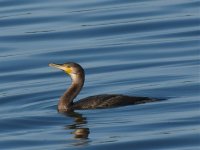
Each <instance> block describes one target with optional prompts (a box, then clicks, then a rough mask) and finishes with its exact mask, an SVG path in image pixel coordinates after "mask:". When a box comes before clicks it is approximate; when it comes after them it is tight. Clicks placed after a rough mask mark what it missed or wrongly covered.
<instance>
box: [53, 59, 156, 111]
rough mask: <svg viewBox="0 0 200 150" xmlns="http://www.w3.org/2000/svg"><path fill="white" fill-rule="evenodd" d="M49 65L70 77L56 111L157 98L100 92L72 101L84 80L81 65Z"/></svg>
mask: <svg viewBox="0 0 200 150" xmlns="http://www.w3.org/2000/svg"><path fill="white" fill-rule="evenodd" d="M49 66H51V67H55V68H57V69H60V70H62V71H64V72H65V73H66V74H67V75H69V76H70V77H71V81H72V82H71V85H70V86H69V88H67V90H66V91H65V92H64V94H63V95H62V96H61V98H60V100H59V102H58V106H57V109H58V112H63V113H64V112H73V111H74V110H85V109H101V108H112V107H119V106H126V105H135V104H142V103H146V102H154V101H157V100H158V99H156V98H149V97H138V96H128V95H123V94H101V95H94V96H89V97H86V98H83V99H81V100H79V101H76V102H74V101H73V100H74V99H75V98H76V96H77V95H78V94H79V92H80V91H81V89H82V87H83V85H84V81H85V71H84V69H83V67H82V66H81V65H80V64H78V63H75V62H67V63H64V64H55V63H50V64H49Z"/></svg>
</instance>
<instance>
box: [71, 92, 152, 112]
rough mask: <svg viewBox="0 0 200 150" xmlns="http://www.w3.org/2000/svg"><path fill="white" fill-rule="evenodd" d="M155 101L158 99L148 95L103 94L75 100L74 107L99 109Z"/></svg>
mask: <svg viewBox="0 0 200 150" xmlns="http://www.w3.org/2000/svg"><path fill="white" fill-rule="evenodd" d="M153 101H156V99H151V98H148V97H132V96H125V95H115V94H111V95H109V94H103V95H95V96H90V97H86V98H84V99H81V100H79V101H77V102H75V103H74V104H73V106H72V107H73V109H98V108H109V107H119V106H125V105H134V104H141V103H146V102H153Z"/></svg>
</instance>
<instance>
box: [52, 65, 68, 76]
mask: <svg viewBox="0 0 200 150" xmlns="http://www.w3.org/2000/svg"><path fill="white" fill-rule="evenodd" d="M49 66H51V67H55V68H58V69H61V70H63V71H65V72H66V73H67V74H71V73H72V68H71V67H70V66H67V65H66V64H64V65H58V64H53V63H50V64H49Z"/></svg>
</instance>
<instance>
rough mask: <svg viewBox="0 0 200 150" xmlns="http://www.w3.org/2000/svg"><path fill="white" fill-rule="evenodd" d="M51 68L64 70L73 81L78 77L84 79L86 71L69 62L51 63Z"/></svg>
mask: <svg viewBox="0 0 200 150" xmlns="http://www.w3.org/2000/svg"><path fill="white" fill-rule="evenodd" d="M49 66H51V67H55V68H58V69H60V70H63V71H64V72H65V73H67V74H68V75H69V76H70V77H71V78H72V79H74V78H75V77H76V76H77V75H80V76H83V77H84V69H83V68H82V67H81V66H80V65H79V64H77V63H74V62H68V63H64V64H54V63H50V64H49Z"/></svg>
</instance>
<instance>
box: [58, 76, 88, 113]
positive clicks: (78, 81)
mask: <svg viewBox="0 0 200 150" xmlns="http://www.w3.org/2000/svg"><path fill="white" fill-rule="evenodd" d="M71 79H72V83H71V85H70V87H69V88H68V89H67V90H66V91H65V93H64V94H63V96H62V97H61V98H60V101H59V103H58V111H59V112H64V111H70V108H71V107H72V106H73V100H74V99H75V98H76V96H77V95H78V94H79V92H80V91H81V89H82V87H83V84H84V75H80V74H73V75H72V76H71Z"/></svg>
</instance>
